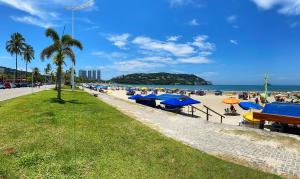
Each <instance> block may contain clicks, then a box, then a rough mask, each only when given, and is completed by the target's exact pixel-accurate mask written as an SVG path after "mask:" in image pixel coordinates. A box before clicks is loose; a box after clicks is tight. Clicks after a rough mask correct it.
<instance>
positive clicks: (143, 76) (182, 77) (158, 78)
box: [110, 73, 211, 85]
mask: <svg viewBox="0 0 300 179" xmlns="http://www.w3.org/2000/svg"><path fill="white" fill-rule="evenodd" d="M110 82H113V83H119V84H147V85H211V82H209V81H206V80H204V79H203V78H200V77H198V76H196V75H193V74H172V73H134V74H129V75H122V76H118V77H115V78H112V79H111V80H110Z"/></svg>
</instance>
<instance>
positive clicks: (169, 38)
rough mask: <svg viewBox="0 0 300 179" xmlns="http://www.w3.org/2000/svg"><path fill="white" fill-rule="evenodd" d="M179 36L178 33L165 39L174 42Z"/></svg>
mask: <svg viewBox="0 0 300 179" xmlns="http://www.w3.org/2000/svg"><path fill="white" fill-rule="evenodd" d="M180 38H181V36H180V35H174V36H169V37H168V38H167V41H173V42H175V41H177V40H178V39H180Z"/></svg>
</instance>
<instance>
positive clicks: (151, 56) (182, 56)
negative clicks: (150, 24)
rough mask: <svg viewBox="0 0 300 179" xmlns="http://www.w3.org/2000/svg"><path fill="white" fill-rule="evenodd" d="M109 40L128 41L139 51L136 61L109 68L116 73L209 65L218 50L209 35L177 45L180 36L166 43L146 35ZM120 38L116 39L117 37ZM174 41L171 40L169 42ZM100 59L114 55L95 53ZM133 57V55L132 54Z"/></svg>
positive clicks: (133, 59)
mask: <svg viewBox="0 0 300 179" xmlns="http://www.w3.org/2000/svg"><path fill="white" fill-rule="evenodd" d="M117 36H118V38H113V39H109V40H110V41H112V42H113V43H114V42H115V41H117V40H120V39H122V40H126V44H127V45H128V46H130V48H131V49H135V48H137V49H136V54H135V57H134V58H129V59H128V58H126V59H128V60H123V61H117V62H116V61H115V62H114V63H113V64H112V65H111V66H110V67H109V68H110V69H112V70H115V71H116V72H122V73H125V72H137V71H152V70H157V69H159V68H161V67H167V66H176V65H179V64H194V65H196V64H208V63H212V62H213V61H212V60H210V59H209V58H208V56H210V55H212V53H213V51H214V50H215V48H216V47H215V44H213V43H211V42H208V41H207V40H208V36H207V35H198V36H196V37H194V38H193V41H192V42H185V43H177V42H176V41H174V40H177V36H176V37H174V36H169V38H168V39H167V40H166V41H161V40H157V39H153V38H150V37H146V36H137V37H134V38H133V40H132V41H127V40H128V37H127V36H126V38H125V37H124V38H120V35H117ZM114 37H116V36H114ZM171 37H172V38H171ZM170 39H171V40H173V41H168V40H170ZM93 55H96V56H99V57H111V53H106V52H103V51H98V52H94V53H93ZM131 56H132V55H131Z"/></svg>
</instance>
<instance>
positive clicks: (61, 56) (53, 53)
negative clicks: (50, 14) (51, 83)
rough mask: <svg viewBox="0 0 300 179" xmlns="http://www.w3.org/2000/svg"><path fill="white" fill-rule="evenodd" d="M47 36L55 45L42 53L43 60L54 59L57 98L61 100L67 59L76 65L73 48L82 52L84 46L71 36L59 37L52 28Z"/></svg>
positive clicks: (47, 32) (48, 30)
mask: <svg viewBox="0 0 300 179" xmlns="http://www.w3.org/2000/svg"><path fill="white" fill-rule="evenodd" d="M45 35H46V37H50V38H51V39H52V41H53V44H51V45H49V46H48V47H46V48H45V49H44V50H43V51H42V52H41V59H42V60H44V59H45V58H50V57H53V61H54V63H55V65H56V66H57V75H56V77H57V98H58V99H59V100H61V99H62V98H61V80H62V65H63V64H65V58H70V60H71V62H72V63H73V64H75V61H76V60H75V54H74V52H73V50H72V47H73V46H74V47H77V48H79V49H80V50H82V44H81V42H80V41H78V40H76V39H73V38H72V37H71V36H70V35H63V36H62V37H59V35H58V34H57V32H56V31H55V30H53V29H51V28H48V29H47V30H46V33H45Z"/></svg>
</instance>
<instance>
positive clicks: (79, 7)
mask: <svg viewBox="0 0 300 179" xmlns="http://www.w3.org/2000/svg"><path fill="white" fill-rule="evenodd" d="M74 1H75V0H74ZM93 4H94V0H88V1H87V2H85V3H83V4H80V5H78V6H75V5H73V6H69V7H66V8H65V9H66V10H71V11H72V38H74V12H75V11H78V10H81V9H85V8H88V7H90V6H92V5H93ZM74 68H75V65H74V63H72V67H71V86H72V91H74V84H75V83H74V70H75V69H74Z"/></svg>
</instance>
